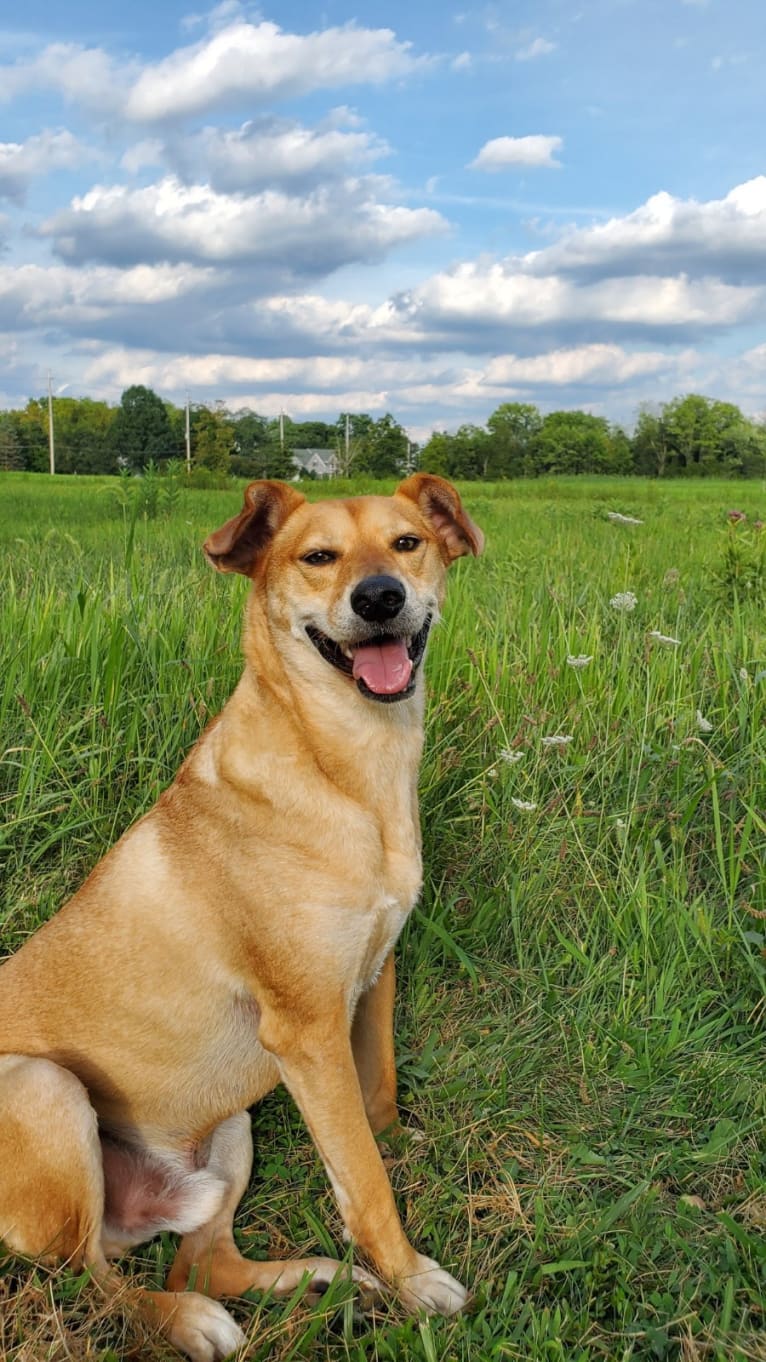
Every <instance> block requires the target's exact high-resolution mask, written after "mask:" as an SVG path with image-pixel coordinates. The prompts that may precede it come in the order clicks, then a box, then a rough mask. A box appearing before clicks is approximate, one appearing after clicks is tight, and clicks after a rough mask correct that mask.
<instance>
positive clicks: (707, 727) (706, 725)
mask: <svg viewBox="0 0 766 1362" xmlns="http://www.w3.org/2000/svg"><path fill="white" fill-rule="evenodd" d="M697 727H698V729H699V731H700V733H712V732H713V725H712V724H711V722H710V720H709V719H706V718H705V716H704V714H703V713H702V710H701V709H698V710H697Z"/></svg>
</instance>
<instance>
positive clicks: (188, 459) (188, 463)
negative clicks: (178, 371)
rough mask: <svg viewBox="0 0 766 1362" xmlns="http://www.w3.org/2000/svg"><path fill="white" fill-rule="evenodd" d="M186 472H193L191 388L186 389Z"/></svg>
mask: <svg viewBox="0 0 766 1362" xmlns="http://www.w3.org/2000/svg"><path fill="white" fill-rule="evenodd" d="M186 472H187V473H191V422H190V420H189V389H188V388H187V389H186Z"/></svg>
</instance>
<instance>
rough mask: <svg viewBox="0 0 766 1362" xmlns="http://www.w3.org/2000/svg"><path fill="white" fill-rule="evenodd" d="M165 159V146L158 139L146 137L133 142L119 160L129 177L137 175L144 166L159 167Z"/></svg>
mask: <svg viewBox="0 0 766 1362" xmlns="http://www.w3.org/2000/svg"><path fill="white" fill-rule="evenodd" d="M164 159H165V144H164V142H163V141H162V140H161V139H160V138H159V137H147V138H145V139H144V140H143V141H142V142H134V144H133V146H131V147H128V149H127V151H126V152H124V153H123V155H122V156H121V158H120V166H121V167H122V169H123V170H127V172H128V174H129V175H137V174H138V172H139V170H143V169H145V167H146V166H152V167H154V166H161V165H162V164H163V162H164Z"/></svg>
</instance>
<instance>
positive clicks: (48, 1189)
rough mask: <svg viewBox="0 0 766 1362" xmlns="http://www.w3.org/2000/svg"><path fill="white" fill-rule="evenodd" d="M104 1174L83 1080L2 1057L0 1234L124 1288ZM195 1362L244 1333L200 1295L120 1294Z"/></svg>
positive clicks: (222, 1352) (50, 1066) (226, 1349)
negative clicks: (108, 1237)
mask: <svg viewBox="0 0 766 1362" xmlns="http://www.w3.org/2000/svg"><path fill="white" fill-rule="evenodd" d="M103 1214H104V1170H103V1163H102V1154H101V1141H100V1139H99V1134H98V1122H97V1118H96V1113H95V1111H94V1109H93V1107H92V1106H91V1103H90V1100H89V1097H88V1093H87V1091H86V1089H85V1088H84V1087H83V1085H82V1083H81V1082H80V1080H79V1079H78V1078H76V1077H75V1075H74V1074H73V1073H70V1071H69V1070H68V1069H65V1068H62V1066H61V1065H59V1064H54V1063H53V1062H52V1061H51V1060H49V1059H40V1058H32V1057H29V1056H26V1055H4V1056H2V1057H0V1240H2V1241H3V1242H4V1243H5V1244H6V1246H7V1247H8V1248H9V1249H11V1250H12V1251H13V1252H14V1253H20V1254H23V1255H24V1256H25V1257H29V1258H41V1259H46V1260H49V1261H53V1262H55V1261H63V1262H67V1263H69V1264H70V1265H71V1266H72V1267H74V1268H75V1269H80V1268H82V1267H87V1268H90V1270H91V1272H92V1273H93V1277H94V1279H95V1280H96V1281H97V1282H98V1283H99V1284H100V1285H101V1286H102V1287H103V1289H104V1290H105V1291H106V1292H107V1293H108V1294H110V1295H111V1294H113V1293H115V1292H117V1291H118V1290H120V1288H121V1285H122V1282H121V1278H120V1276H119V1274H118V1273H117V1272H116V1271H114V1270H110V1268H109V1267H108V1264H107V1261H106V1256H105V1254H104V1251H103V1247H102V1229H103ZM122 1294H123V1295H124V1297H125V1299H126V1301H127V1300H129V1301H130V1303H131V1304H133V1305H134V1306H135V1308H136V1309H137V1310H138V1311H140V1313H141V1314H142V1315H143V1316H144V1318H145V1319H146V1320H147V1321H148V1323H149V1324H150V1326H152V1327H155V1328H156V1329H157V1330H158V1332H160V1333H162V1334H163V1335H164V1336H165V1337H166V1338H167V1339H168V1340H169V1342H170V1343H172V1344H173V1346H174V1347H176V1348H178V1349H180V1350H181V1351H182V1352H185V1353H186V1354H187V1355H188V1356H189V1357H190V1358H192V1362H215V1360H216V1359H219V1358H223V1357H227V1356H228V1355H229V1354H230V1353H231V1352H233V1351H234V1349H235V1348H237V1347H239V1345H240V1344H241V1343H242V1342H243V1340H244V1335H243V1334H242V1331H241V1330H240V1329H239V1328H238V1326H237V1325H236V1324H235V1323H234V1320H233V1319H231V1317H230V1316H229V1315H228V1314H227V1313H226V1311H225V1310H224V1309H223V1307H222V1306H220V1305H218V1304H216V1303H215V1302H214V1301H210V1300H207V1299H206V1298H205V1297H204V1296H201V1295H198V1294H197V1293H189V1294H188V1295H183V1296H174V1295H172V1294H170V1293H169V1292H166V1291H143V1290H140V1289H135V1290H130V1291H129V1292H125V1291H124V1289H123V1291H122Z"/></svg>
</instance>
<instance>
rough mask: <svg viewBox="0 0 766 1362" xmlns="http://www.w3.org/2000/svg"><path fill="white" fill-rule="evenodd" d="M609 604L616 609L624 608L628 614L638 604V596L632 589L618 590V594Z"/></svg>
mask: <svg viewBox="0 0 766 1362" xmlns="http://www.w3.org/2000/svg"><path fill="white" fill-rule="evenodd" d="M609 604H610V605H612V606H614V609H615V610H622V611H624V612H625V613H626V614H628V613H630V611H631V610H635V608H636V606H637V605H638V596H636V595H634V593H633V592H632V591H618V592H617V595H616V596H612V597H611V599H610V601H609Z"/></svg>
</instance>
